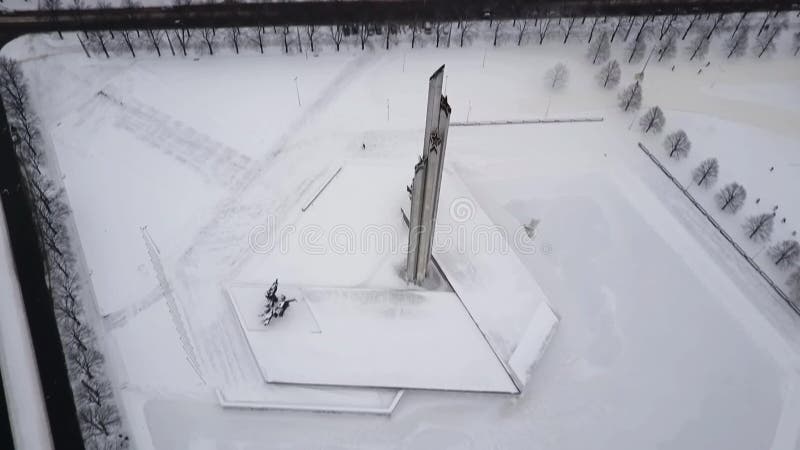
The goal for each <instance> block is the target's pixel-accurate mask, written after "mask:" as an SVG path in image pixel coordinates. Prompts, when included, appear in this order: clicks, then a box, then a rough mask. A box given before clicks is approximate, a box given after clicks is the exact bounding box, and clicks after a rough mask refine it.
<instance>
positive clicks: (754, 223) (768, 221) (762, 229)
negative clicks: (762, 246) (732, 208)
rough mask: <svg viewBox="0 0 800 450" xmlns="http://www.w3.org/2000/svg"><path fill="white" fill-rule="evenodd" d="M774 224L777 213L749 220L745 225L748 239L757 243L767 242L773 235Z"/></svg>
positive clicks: (758, 215) (753, 217)
mask: <svg viewBox="0 0 800 450" xmlns="http://www.w3.org/2000/svg"><path fill="white" fill-rule="evenodd" d="M774 223H775V213H764V214H756V215H754V216H750V217H748V218H747V220H746V221H745V223H744V230H745V232H746V233H747V237H748V239H752V240H754V241H756V242H765V241H768V240H769V238H770V236H771V235H772V227H773V225H774Z"/></svg>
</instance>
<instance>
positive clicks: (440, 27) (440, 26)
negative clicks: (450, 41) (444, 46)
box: [433, 21, 445, 48]
mask: <svg viewBox="0 0 800 450" xmlns="http://www.w3.org/2000/svg"><path fill="white" fill-rule="evenodd" d="M444 25H445V24H444V22H438V21H437V22H435V23H434V24H433V31H434V33H435V34H436V48H439V42H440V41H441V39H442V34H443V33H444Z"/></svg>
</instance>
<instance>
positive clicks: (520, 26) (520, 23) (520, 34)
mask: <svg viewBox="0 0 800 450" xmlns="http://www.w3.org/2000/svg"><path fill="white" fill-rule="evenodd" d="M514 27H515V28H516V29H517V46H520V45H522V39H523V38H524V37H525V31H527V29H528V20H527V19H521V20H516V21H514Z"/></svg>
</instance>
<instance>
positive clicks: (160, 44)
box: [42, 0, 800, 64]
mask: <svg viewBox="0 0 800 450" xmlns="http://www.w3.org/2000/svg"><path fill="white" fill-rule="evenodd" d="M55 1H59V0H48V2H49V3H48V2H45V3H43V4H42V8H46V9H51V8H50V6H48V5H51V4H52V2H55ZM131 1H132V0H131ZM56 9H58V8H56ZM789 14H790V13H788V12H768V13H761V14H752V13H741V14H740V13H729V14H713V15H712V14H708V15H692V16H677V15H668V16H623V17H602V18H601V17H597V18H586V17H584V18H547V17H545V18H533V19H515V20H506V21H491V20H490V21H489V22H488V23H487V22H470V21H457V22H431V23H429V22H425V23H412V24H408V25H398V24H394V23H368V24H351V25H332V26H315V25H308V26H293V27H288V26H280V27H272V26H271V27H264V26H260V27H258V26H257V27H243V28H200V29H175V30H149V29H144V30H126V31H118V32H114V31H112V30H108V31H94V32H85V33H79V34H78V38H79V40H80V42H81V44H82V45H83V46H84V50H85V51H86V53H87V56H88V55H89V54H90V52H92V53H95V54H100V55H104V56H107V57H110V55H111V54H114V53H117V54H124V53H129V54H130V55H131V56H132V57H136V52H137V50H149V51H153V52H155V53H157V54H158V55H159V56H161V55H162V53H166V52H169V53H170V54H172V55H179V54H180V55H184V56H188V54H189V53H190V52H199V53H207V54H214V53H215V52H216V51H218V49H219V48H222V47H224V48H226V49H230V50H232V51H233V52H235V53H237V54H238V53H239V52H240V51H241V50H243V49H258V50H259V51H260V52H261V53H264V47H265V46H268V45H275V46H279V47H281V48H282V49H283V51H284V53H290V52H293V51H296V52H303V51H304V49H308V50H310V51H312V52H314V51H317V50H319V49H320V47H321V46H322V45H329V46H331V47H332V48H335V49H336V50H337V51H339V50H340V49H341V46H342V44H343V43H346V42H350V45H352V46H354V47H360V48H361V50H365V49H367V48H377V47H382V48H385V49H389V48H391V47H392V46H397V45H400V42H401V40H402V39H406V40H407V42H408V44H410V46H411V48H416V47H418V46H420V44H421V41H422V39H423V37H425V39H426V40H427V41H428V42H429V44H428V45H435V46H436V47H451V46H455V45H458V46H459V47H464V46H465V44H467V43H469V42H471V41H472V40H473V39H474V38H475V37H476V36H477V35H478V34H479V33H482V32H484V31H485V32H488V33H489V38H490V39H491V40H492V43H493V45H494V46H497V45H499V44H500V43H502V42H505V41H508V42H513V43H515V44H516V45H522V44H523V43H524V42H526V41H527V40H528V39H530V38H533V40H535V41H536V42H538V43H539V44H540V45H541V44H543V43H544V42H545V41H546V40H558V41H559V42H560V43H563V44H566V43H567V42H568V41H569V40H570V39H572V40H573V41H575V40H581V41H583V40H585V42H587V43H588V44H589V52H588V56H589V59H590V60H591V61H592V63H593V64H601V63H604V62H606V61H607V60H608V58H609V56H610V49H611V46H612V44H613V43H614V42H615V41H617V42H621V43H624V45H625V51H624V54H623V55H622V56H621V58H620V59H621V60H624V61H626V62H628V63H637V62H639V61H641V60H642V59H644V57H645V55H647V54H648V49H649V50H650V51H651V52H652V53H651V54H652V55H653V56H655V57H656V59H657V60H658V61H663V60H665V59H670V58H673V57H675V56H676V55H677V54H678V47H679V46H683V47H684V48H685V52H686V55H687V56H688V59H689V60H690V61H692V60H695V59H702V58H704V57H705V56H706V55H707V53H708V50H709V46H710V43H711V41H712V40H713V39H714V37H715V36H719V37H720V38H723V39H725V41H724V46H725V51H726V56H727V58H731V57H738V56H742V55H744V54H745V53H746V51H747V49H752V51H753V54H754V55H756V56H758V57H762V56H763V55H765V54H768V53H770V52H772V51H774V50H775V48H776V40H777V38H778V37H779V36H780V34H781V33H782V32H783V31H784V30H786V29H787V28H788V23H789ZM762 16H763V17H762ZM482 27H484V28H485V30H482ZM484 35H485V34H484ZM752 35H755V42H753V43H752V44H751V36H752ZM687 38H688V41H687ZM348 39H349V41H347V40H348ZM683 41H687V43H686V44H681V42H683ZM791 51H792V53H794V54H798V53H800V32H796V33H795V34H794V37H793V43H792V48H791Z"/></svg>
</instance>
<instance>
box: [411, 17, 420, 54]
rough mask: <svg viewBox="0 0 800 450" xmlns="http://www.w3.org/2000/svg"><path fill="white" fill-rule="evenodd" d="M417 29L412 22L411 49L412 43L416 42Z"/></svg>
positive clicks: (415, 24)
mask: <svg viewBox="0 0 800 450" xmlns="http://www.w3.org/2000/svg"><path fill="white" fill-rule="evenodd" d="M417 29H418V25H417V23H416V22H413V23H412V24H411V48H414V43H415V42H416V41H417Z"/></svg>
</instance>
